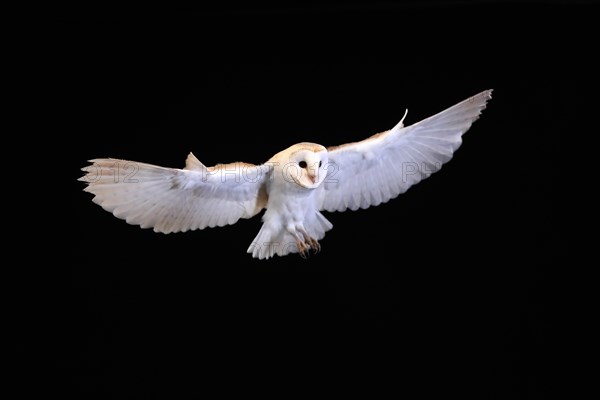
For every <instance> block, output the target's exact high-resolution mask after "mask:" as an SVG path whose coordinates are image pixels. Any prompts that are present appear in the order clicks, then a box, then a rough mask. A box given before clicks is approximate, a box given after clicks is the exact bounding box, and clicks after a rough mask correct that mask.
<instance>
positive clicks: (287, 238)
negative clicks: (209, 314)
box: [79, 90, 492, 259]
mask: <svg viewBox="0 0 600 400" xmlns="http://www.w3.org/2000/svg"><path fill="white" fill-rule="evenodd" d="M491 94H492V90H486V91H484V92H481V93H479V94H477V95H475V96H473V97H470V98H468V99H466V100H464V101H462V102H460V103H458V104H456V105H454V106H452V107H450V108H448V109H446V110H444V111H442V112H440V113H438V114H436V115H433V116H431V117H429V118H426V119H424V120H422V121H420V122H417V123H415V124H413V125H409V126H406V127H405V126H404V124H403V121H404V119H405V117H406V114H407V111H406V112H405V113H404V116H403V117H402V119H401V120H400V122H399V123H398V124H397V125H396V126H394V127H393V128H392V129H391V130H388V131H385V132H382V133H378V134H375V135H373V136H371V137H369V138H367V139H365V140H362V141H359V142H354V143H348V144H343V145H341V146H334V147H324V146H322V145H320V144H316V143H298V144H294V145H293V146H291V147H288V148H287V149H285V150H283V151H280V152H279V153H277V154H275V155H274V156H273V157H271V158H270V159H269V160H268V161H267V162H265V163H264V164H261V165H253V164H248V163H243V162H235V163H230V164H217V165H215V166H213V167H206V166H205V165H204V164H202V163H201V162H200V161H199V160H198V159H197V158H196V157H195V156H194V155H193V154H192V153H190V154H189V155H188V157H187V160H186V162H185V167H184V168H183V169H176V168H165V167H160V166H156V165H151V164H145V163H140V162H134V161H127V160H120V159H113V158H100V159H94V160H90V161H89V162H90V163H91V165H88V166H86V167H84V168H82V170H83V171H84V172H85V173H86V174H85V175H84V176H83V177H81V178H79V179H80V180H82V181H84V182H85V183H86V184H87V185H86V187H85V189H84V190H85V191H86V192H90V193H92V194H93V195H94V198H93V201H94V202H95V203H97V204H99V205H100V206H102V208H104V209H105V210H107V211H110V212H111V213H113V214H114V215H115V216H116V217H118V218H121V219H124V220H125V221H127V223H129V224H135V225H139V226H140V227H142V228H154V231H155V232H162V233H171V232H185V231H191V230H195V229H204V228H206V227H215V226H224V225H228V224H234V223H235V222H236V221H238V220H239V219H240V218H251V217H253V216H255V215H257V214H258V213H260V212H261V211H262V210H263V209H266V211H265V212H264V214H263V216H262V222H263V223H262V226H261V228H260V231H259V232H258V234H257V236H256V237H255V238H254V240H253V241H252V243H251V244H250V247H249V248H248V250H247V252H248V253H250V254H251V255H252V257H255V258H259V259H268V258H271V257H273V256H275V255H278V256H284V255H287V254H290V253H299V254H300V255H301V256H303V257H305V256H306V255H308V254H310V252H318V251H319V250H320V247H321V246H320V244H319V240H321V239H322V238H323V237H324V236H325V232H327V231H329V230H330V229H331V228H332V227H333V225H332V224H331V223H330V222H329V221H328V220H327V219H326V218H325V216H324V215H323V214H322V211H328V212H332V211H345V210H347V209H350V210H357V209H359V208H362V209H364V208H367V207H370V206H377V205H379V204H381V203H385V202H387V201H388V200H390V199H393V198H395V197H397V196H398V195H399V194H401V193H404V192H405V191H406V190H407V189H408V188H410V187H411V186H412V185H414V184H416V183H418V182H420V181H421V180H423V179H425V178H427V177H428V176H430V175H431V174H432V173H434V172H436V171H438V170H439V169H440V168H441V166H442V164H444V163H445V162H447V161H448V160H450V159H451V158H452V154H453V152H454V151H455V150H456V149H457V148H458V147H459V146H460V144H461V141H462V135H463V133H465V132H466V131H467V130H468V129H469V128H470V127H471V124H472V123H473V122H474V121H475V120H476V119H477V118H478V117H479V114H480V113H481V111H482V110H483V109H484V108H485V106H486V103H487V101H488V100H489V99H490V98H491Z"/></svg>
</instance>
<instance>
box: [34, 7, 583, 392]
mask: <svg viewBox="0 0 600 400" xmlns="http://www.w3.org/2000/svg"><path fill="white" fill-rule="evenodd" d="M55 11H56V13H55V15H52V17H48V18H47V19H46V22H48V27H47V30H46V32H45V34H41V35H40V41H42V42H43V44H44V46H46V47H47V49H48V50H49V53H48V57H47V59H46V60H45V65H46V67H47V68H46V69H45V71H46V74H45V75H44V78H45V80H46V81H47V83H50V85H49V88H48V89H47V92H46V94H47V95H48V97H49V98H51V99H52V102H51V103H50V105H51V109H52V112H53V116H52V119H51V120H50V121H51V122H52V128H53V130H54V131H56V132H57V133H56V134H54V135H53V137H52V141H51V144H49V146H52V147H51V151H52V152H53V154H54V155H56V156H58V157H56V158H57V159H59V160H60V162H59V163H58V164H59V169H58V170H59V171H60V177H59V178H58V177H57V179H59V180H60V182H61V183H62V184H64V187H65V188H66V189H64V190H66V192H64V193H66V194H67V196H66V198H67V200H66V204H67V210H65V211H64V212H63V213H60V215H56V217H57V218H60V222H59V224H60V226H62V227H66V228H67V229H65V231H67V232H68V233H67V234H63V233H61V234H60V236H59V238H58V241H59V242H60V244H59V245H53V246H52V250H51V251H50V252H49V253H48V255H47V256H48V257H49V259H53V258H54V256H56V257H57V259H58V260H59V262H58V267H55V268H52V269H51V271H46V272H45V273H44V274H43V275H42V277H43V278H44V280H45V282H44V286H45V289H46V291H44V292H43V293H44V295H43V296H42V299H41V300H40V299H39V298H37V299H35V298H34V299H28V300H27V301H28V302H29V305H33V306H34V308H35V310H36V315H39V316H41V317H42V318H41V319H40V321H41V322H40V324H37V325H36V326H37V327H38V328H37V329H35V330H30V331H27V334H26V335H25V336H24V338H25V339H26V340H25V342H24V343H25V344H24V345H23V346H22V349H27V348H29V347H30V346H32V345H33V344H35V347H36V348H38V349H39V351H38V352H36V353H35V357H36V358H35V359H24V361H23V366H24V367H26V368H29V367H31V366H32V365H36V366H38V365H41V367H42V369H43V370H44V371H52V372H58V374H59V377H58V378H55V379H53V380H52V385H53V386H52V387H56V388H58V390H59V391H60V392H59V393H62V394H64V395H69V394H74V395H76V396H84V397H81V398H87V397H90V396H92V395H99V396H100V397H109V398H112V397H115V398H121V397H122V398H135V397H144V398H147V397H152V396H153V395H158V397H160V398H164V397H165V396H167V395H173V391H175V390H176V391H181V392H183V393H188V394H193V393H197V394H202V393H207V392H210V391H211V390H215V389H217V390H221V391H223V392H229V391H230V390H232V389H241V390H242V391H247V393H257V394H260V393H263V392H269V391H273V390H274V388H275V387H276V386H277V385H276V383H284V384H285V386H284V387H283V388H282V389H281V391H279V390H278V391H276V393H281V395H287V394H288V393H296V392H298V391H302V390H307V391H308V393H315V391H314V390H313V389H311V387H313V386H314V385H315V383H325V382H327V383H329V385H328V387H329V388H330V389H331V390H333V391H334V392H333V393H336V392H337V391H338V390H350V391H351V392H354V391H355V390H359V389H365V390H367V393H371V392H372V391H373V390H377V389H380V390H392V391H393V392H392V393H393V394H395V395H403V394H404V395H407V396H408V397H410V398H415V397H419V398H433V397H437V398H439V396H442V395H444V396H445V395H448V394H455V395H457V396H460V397H461V398H473V399H475V398H476V399H481V398H494V399H496V398H498V399H504V398H545V397H547V396H548V395H549V394H550V393H552V392H553V391H554V390H555V389H556V387H557V385H558V384H559V382H560V380H559V379H557V372H556V369H555V368H554V362H555V360H556V359H558V358H559V357H560V354H561V351H562V350H561V346H559V345H558V343H557V338H556V336H555V335H554V334H553V332H555V328H556V325H557V318H558V316H559V315H560V314H561V312H562V311H563V310H561V298H560V296H561V295H560V293H559V292H557V290H556V287H555V282H556V279H557V271H558V270H559V269H560V268H561V267H564V266H565V265H566V263H567V261H566V260H567V257H568V249H567V246H566V242H565V239H566V238H565V237H564V235H563V234H562V233H561V231H560V229H559V223H560V221H559V219H560V216H559V213H558V210H559V209H560V201H559V200H558V199H559V194H557V193H558V192H560V190H561V188H562V187H563V185H564V179H563V178H562V177H561V167H562V166H564V165H563V164H562V163H561V162H558V161H557V160H560V157H559V154H560V153H561V150H562V146H563V143H564V141H565V140H568V138H569V136H570V135H572V134H573V133H572V132H571V131H570V129H569V128H570V126H571V123H572V122H573V121H574V120H576V118H577V107H578V103H579V102H580V96H581V92H582V87H581V83H582V77H581V76H582V74H583V72H585V71H586V68H588V67H587V64H586V62H585V57H584V56H582V54H583V53H582V52H581V50H580V48H577V47H574V46H572V43H573V42H574V41H578V43H579V44H580V45H581V44H582V43H585V42H586V41H587V38H588V37H587V36H586V34H587V33H588V31H587V30H588V27H589V25H587V24H588V23H589V21H588V20H589V18H588V16H589V13H588V10H587V9H586V8H582V7H580V6H575V7H567V6H564V5H560V4H559V3H553V4H552V5H547V6H542V5H539V4H537V3H529V4H527V3H524V4H521V5H517V4H513V3H503V2H486V3H484V4H481V3H480V4H474V3H472V2H458V3H456V2H455V3H449V4H445V3H442V2H414V3H406V4H403V3H374V4H370V5H367V4H362V3H360V2H354V3H346V4H344V5H334V4H330V5H321V6H305V5H290V6H285V7H284V6H270V5H266V4H261V5H260V6H247V7H225V6H218V7H217V6H212V7H211V6H207V7H205V8H204V9H201V8H197V9H168V10H166V9H159V8H156V9H110V10H109V9H97V10H95V9H94V10H91V9H64V10H55ZM567 23H569V24H572V26H571V27H569V28H567V27H566V26H567ZM588 50H589V49H588ZM565 60H566V62H565ZM489 88H493V89H494V94H493V98H492V100H491V101H490V102H489V104H488V108H487V109H486V110H485V111H484V112H483V114H482V117H481V118H480V119H479V120H478V121H477V122H476V123H475V124H474V125H473V126H472V128H471V130H470V131H469V132H468V133H467V134H466V135H465V136H464V142H463V145H462V147H461V148H460V149H459V150H458V151H457V152H456V154H455V157H454V159H453V160H452V161H451V162H450V163H448V164H447V165H445V166H444V168H443V169H442V170H441V171H440V172H438V173H437V174H435V175H433V176H432V177H431V178H429V179H427V180H425V181H423V182H421V183H420V184H418V185H417V186H415V187H413V188H411V189H410V190H409V191H408V192H407V193H405V194H403V195H401V196H399V197H398V198H397V199H395V200H392V201H390V202H389V203H387V204H385V205H382V206H379V207H376V208H371V209H368V210H362V211H357V212H350V211H348V212H345V213H338V214H327V215H326V217H327V218H328V219H329V220H330V221H331V222H332V223H333V224H334V229H333V230H332V231H330V232H328V234H327V236H326V237H325V239H323V240H322V241H321V244H322V252H321V253H320V254H318V255H316V256H314V257H310V258H309V259H308V260H304V259H301V258H300V257H298V256H297V255H291V256H286V257H283V258H276V259H273V260H269V261H258V260H254V259H252V258H251V257H250V255H248V254H246V252H245V251H246V249H247V247H248V245H249V244H250V242H251V241H252V239H253V238H254V236H255V235H256V233H257V232H258V230H259V229H260V225H261V222H260V218H259V217H255V218H253V219H250V220H241V221H240V222H238V223H237V224H235V225H233V226H228V227H224V228H218V229H207V230H204V231H195V232H188V233H185V234H171V235H162V234H156V233H154V232H152V231H151V230H142V229H140V228H139V227H136V226H130V225H127V224H126V223H125V222H123V221H121V220H119V219H117V218H115V217H113V216H111V215H110V214H109V213H107V212H105V211H103V210H102V209H101V208H100V207H98V206H97V205H95V204H93V203H92V201H91V198H92V196H91V195H90V194H88V193H84V192H83V191H82V189H83V188H84V184H83V183H82V182H78V181H77V178H79V177H80V176H81V174H82V172H81V171H80V168H81V167H83V166H85V165H86V160H88V159H91V158H96V157H114V158H122V159H130V160H135V161H143V162H148V163H153V164H157V165H162V166H168V167H178V168H180V167H183V164H184V160H185V157H186V156H187V154H188V152H190V151H193V152H194V154H195V155H196V156H197V157H198V158H199V159H200V160H201V161H202V162H203V163H204V164H206V165H213V164H216V163H219V162H231V161H237V160H240V161H246V162H251V163H261V162H264V161H266V160H267V159H268V158H269V157H271V156H272V155H273V154H275V153H276V152H278V151H280V150H281V149H283V148H285V147H287V146H289V145H291V144H294V143H296V142H300V141H312V142H317V143H321V144H323V145H326V146H329V145H337V144H342V143H346V142H350V141H357V140H361V139H363V138H365V137H367V136H369V135H371V134H373V133H377V132H380V131H383V130H387V129H389V128H391V127H392V126H394V124H396V123H397V122H398V120H399V119H400V118H401V117H402V115H403V113H404V109H405V108H408V110H409V113H408V117H407V119H406V120H405V123H406V124H411V123H414V122H417V121H419V120H421V119H423V118H425V117H428V116H430V115H432V114H434V113H437V112H439V111H441V110H443V109H445V108H446V107H449V106H451V105H453V104H455V103H457V102H459V101H461V100H463V99H465V98H467V97H469V96H471V95H474V94H476V93H478V92H480V91H482V90H485V89H489ZM63 166H64V167H65V168H63ZM51 170H52V171H55V168H54V165H53V168H52V169H51ZM60 190H63V188H62V186H61V189H60ZM61 198H62V199H64V197H61ZM63 204H65V202H63ZM56 214H59V213H56ZM65 215H67V216H68V218H66V219H65V218H64V216H65ZM53 235H56V233H53V232H52V231H51V230H49V231H48V232H47V233H46V235H45V239H44V240H52V236H53ZM25 318H26V317H25ZM38 359H39V360H42V361H41V362H38V361H36V360H38ZM371 376H375V377H376V379H375V380H374V381H373V380H370V379H369V378H367V377H371ZM315 390H316V389H315ZM163 393H164V395H163Z"/></svg>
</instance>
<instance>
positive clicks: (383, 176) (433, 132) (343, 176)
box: [320, 90, 492, 211]
mask: <svg viewBox="0 0 600 400" xmlns="http://www.w3.org/2000/svg"><path fill="white" fill-rule="evenodd" d="M491 97H492V90H486V91H484V92H481V93H479V94H477V95H475V96H473V97H470V98H468V99H467V100H464V101H462V102H460V103H458V104H456V105H454V106H452V107H450V108H448V109H446V110H444V111H442V112H440V113H438V114H436V115H434V116H432V117H429V118H427V119H424V120H422V121H420V122H417V123H416V124H413V125H410V126H407V127H404V125H403V124H402V121H400V122H399V123H398V124H397V125H396V126H395V127H394V128H392V129H391V130H389V131H386V132H382V133H379V134H377V135H374V136H372V137H370V138H368V139H365V140H363V141H360V142H356V143H349V144H345V145H342V146H337V147H333V148H329V149H328V150H329V164H328V165H327V177H326V178H325V181H324V184H323V185H324V190H323V191H322V192H321V194H322V195H321V199H320V200H321V203H320V209H321V210H326V211H344V210H346V209H348V208H349V209H351V210H357V209H359V208H367V207H370V206H376V205H379V204H381V203H385V202H386V201H388V200H390V199H393V198H395V197H396V196H398V195H399V194H401V193H404V192H405V191H407V190H408V188H410V187H411V186H412V185H414V184H416V183H418V182H420V181H421V180H423V179H425V178H427V177H429V176H430V175H431V174H432V173H434V172H436V171H438V170H439V169H440V168H441V166H442V164H444V163H445V162H447V161H448V160H450V159H451V158H452V154H453V153H454V151H455V150H456V149H457V148H458V147H459V146H460V144H461V142H462V135H463V133H465V132H466V131H467V130H468V129H469V128H470V127H471V124H472V123H473V122H474V121H475V120H476V119H477V118H478V117H479V114H480V113H481V111H482V110H483V109H484V108H485V106H486V103H487V101H488V100H489V99H490V98H491ZM405 116H406V114H405ZM403 120H404V118H403Z"/></svg>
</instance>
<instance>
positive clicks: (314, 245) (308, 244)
mask: <svg viewBox="0 0 600 400" xmlns="http://www.w3.org/2000/svg"><path fill="white" fill-rule="evenodd" d="M303 236H304V238H303V239H304V240H301V239H296V246H298V252H299V253H300V257H302V258H308V256H310V252H311V250H312V253H313V254H317V253H319V252H320V251H321V245H320V244H319V242H318V241H317V240H316V239H314V238H312V237H310V236H309V235H307V234H306V233H304V232H303Z"/></svg>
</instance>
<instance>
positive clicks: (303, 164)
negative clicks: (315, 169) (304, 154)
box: [298, 161, 306, 168]
mask: <svg viewBox="0 0 600 400" xmlns="http://www.w3.org/2000/svg"><path fill="white" fill-rule="evenodd" d="M298 165H299V166H300V168H306V161H300V162H299V163H298Z"/></svg>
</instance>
